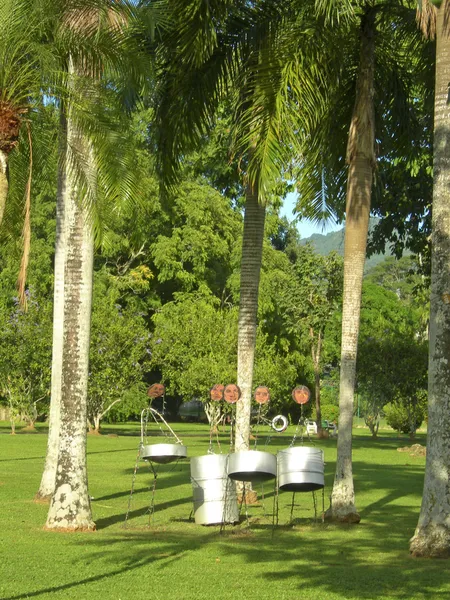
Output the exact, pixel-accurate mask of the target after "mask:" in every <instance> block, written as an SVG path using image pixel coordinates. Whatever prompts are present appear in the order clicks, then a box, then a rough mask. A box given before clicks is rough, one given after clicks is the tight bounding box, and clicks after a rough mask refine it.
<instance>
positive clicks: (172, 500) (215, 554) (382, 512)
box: [0, 423, 450, 600]
mask: <svg viewBox="0 0 450 600" xmlns="http://www.w3.org/2000/svg"><path fill="white" fill-rule="evenodd" d="M2 425H3V426H2ZM174 428H175V429H176V431H177V433H178V435H179V436H180V437H181V438H182V440H183V442H184V443H185V444H186V445H187V447H188V453H189V456H196V455H201V454H205V453H206V451H207V447H208V441H209V438H208V428H207V426H206V425H197V424H195V425H193V424H187V423H183V424H176V425H174ZM104 433H105V435H103V436H92V437H91V436H90V437H89V441H88V467H89V489H90V493H91V496H92V497H93V499H92V510H93V514H94V519H95V521H96V524H97V531H96V532H94V533H90V534H81V533H80V534H64V533H55V532H48V531H44V530H43V525H44V524H45V520H46V514H47V506H44V505H40V504H35V503H34V502H33V496H34V494H35V493H36V491H37V489H38V486H39V482H40V476H41V471H42V467H43V462H44V455H45V448H46V435H45V429H44V428H42V429H41V430H40V431H39V432H38V433H35V434H33V433H27V434H25V433H23V434H20V432H19V434H18V435H16V436H11V435H8V427H7V424H6V423H3V424H0V498H1V505H0V598H2V599H3V600H7V599H8V600H13V599H14V600H19V599H22V598H38V599H45V598H52V599H54V600H57V599H58V598H61V599H62V598H69V599H72V598H73V599H79V600H83V599H90V600H97V599H98V600H99V599H105V600H110V599H111V600H113V599H114V600H119V599H121V600H125V599H126V600H128V599H130V600H131V599H136V600H141V599H142V600H144V599H146V600H147V599H148V600H191V599H192V600H194V599H198V600H206V599H208V600H210V599H212V600H221V599H230V600H232V599H235V600H243V599H244V598H245V599H259V600H269V599H270V600H291V599H297V598H299V599H300V598H301V599H304V600H313V599H314V600H324V599H331V600H334V599H359V598H362V599H366V598H380V599H381V598H383V599H391V598H392V599H412V600H414V599H422V598H437V599H438V598H439V599H440V598H442V599H447V598H450V564H449V562H448V561H438V560H419V559H412V558H410V556H409V554H408V540H409V538H410V537H411V535H412V534H413V532H414V528H415V525H416V523H417V517H418V513H419V507H420V497H421V492H422V485H423V472H424V463H425V459H424V458H415V457H412V456H410V455H409V454H408V453H400V452H397V448H398V447H400V446H401V447H403V446H406V445H409V444H410V443H411V442H409V440H408V439H407V438H406V437H401V438H399V437H398V436H397V434H395V433H393V432H392V431H387V430H383V431H381V432H380V438H379V439H378V440H377V441H375V442H374V441H372V440H371V439H370V437H369V435H368V433H367V430H364V429H355V438H354V473H355V486H356V496H357V507H358V510H359V511H360V513H361V517H362V521H361V523H360V524H359V525H356V526H355V525H353V526H337V525H329V524H322V523H321V522H320V521H318V522H315V521H314V519H313V516H314V511H313V503H312V495H311V494H310V493H306V494H296V496H295V505H294V510H293V520H292V522H290V516H291V502H292V494H291V493H280V496H279V525H278V527H275V528H273V527H272V512H273V495H274V486H273V484H270V483H267V484H266V485H265V489H264V492H265V501H264V505H263V503H261V502H260V504H259V505H257V506H252V507H249V509H248V511H249V522H247V521H246V519H245V518H244V514H243V513H242V517H243V518H242V521H241V523H240V524H239V525H237V526H234V527H232V526H227V527H226V528H225V529H224V531H223V532H222V533H221V532H220V529H219V527H216V526H210V527H202V526H198V525H195V524H194V523H193V522H192V521H191V520H190V514H191V510H192V487H191V483H190V478H189V462H188V461H183V462H180V463H178V464H177V465H175V466H174V465H173V464H172V465H163V466H161V467H159V473H158V479H157V488H156V494H155V503H156V504H155V513H154V518H153V521H152V522H151V523H149V514H148V509H149V504H150V484H151V482H152V475H151V473H150V471H149V469H148V466H147V465H146V464H145V463H143V462H140V463H139V469H138V472H137V475H136V481H135V492H134V494H133V498H132V503H131V506H130V513H129V519H128V523H127V527H126V528H125V527H124V525H125V515H126V513H127V509H128V503H129V497H130V487H131V482H132V477H133V472H134V467H135V463H136V454H137V448H138V443H139V437H138V426H137V425H124V426H108V428H107V429H105V430H104ZM292 433H293V431H291V430H288V431H287V432H285V433H284V434H280V435H279V434H276V435H275V436H273V438H272V442H271V445H270V451H272V452H274V453H275V452H276V451H277V450H278V449H280V448H285V447H287V446H288V445H289V443H290V441H291V439H292ZM226 438H227V436H226V435H224V436H223V438H222V442H223V445H224V447H225V448H226V445H227V444H226ZM155 441H156V442H161V441H163V440H161V438H155ZM417 441H418V442H420V443H422V444H423V443H424V437H423V434H419V436H418V439H417ZM316 445H317V446H318V447H321V448H323V450H324V452H325V461H326V466H325V474H326V488H325V496H326V497H327V496H329V493H330V491H331V484H332V480H333V476H334V467H335V458H336V440H334V439H328V440H324V441H322V442H320V443H319V442H316ZM261 449H262V448H261ZM258 491H261V490H258ZM325 503H326V506H327V505H328V498H326V500H325Z"/></svg>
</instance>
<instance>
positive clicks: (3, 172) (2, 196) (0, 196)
mask: <svg viewBox="0 0 450 600" xmlns="http://www.w3.org/2000/svg"><path fill="white" fill-rule="evenodd" d="M8 188H9V183H8V155H7V154H6V152H4V151H3V150H2V149H0V225H1V224H2V221H3V214H4V212H5V206H6V199H7V197H8Z"/></svg>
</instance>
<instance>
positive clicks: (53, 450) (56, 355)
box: [35, 106, 73, 502]
mask: <svg viewBox="0 0 450 600" xmlns="http://www.w3.org/2000/svg"><path fill="white" fill-rule="evenodd" d="M60 136H61V138H60V150H59V165H58V190H57V198H56V246H55V271H54V290H53V342H52V381H51V396H50V414H49V421H48V438H47V455H46V458H45V465H44V472H43V474H42V479H41V484H40V486H39V490H38V492H37V494H36V497H35V499H36V501H38V502H39V501H43V500H47V501H49V500H50V498H51V496H52V494H53V492H54V491H55V479H56V464H57V460H58V443H59V425H60V404H61V371H62V351H63V327H64V248H65V239H66V238H65V228H66V225H65V221H64V207H65V206H67V205H68V203H69V199H70V197H71V196H72V195H73V191H72V190H71V189H70V186H69V185H68V183H67V181H66V171H65V169H66V165H65V163H66V158H65V151H66V146H67V123H66V117H65V114H64V106H61V117H60Z"/></svg>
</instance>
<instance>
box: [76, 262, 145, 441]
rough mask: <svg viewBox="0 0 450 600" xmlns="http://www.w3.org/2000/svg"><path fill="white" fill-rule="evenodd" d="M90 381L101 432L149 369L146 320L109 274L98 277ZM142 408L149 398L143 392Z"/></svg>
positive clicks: (93, 421) (92, 412) (92, 410)
mask: <svg viewBox="0 0 450 600" xmlns="http://www.w3.org/2000/svg"><path fill="white" fill-rule="evenodd" d="M94 287H95V292H94V300H93V314H92V334H91V350H90V358H89V369H90V373H89V381H88V407H87V414H88V422H89V427H90V428H91V430H93V431H94V432H95V433H99V430H100V421H101V419H103V417H104V416H105V415H106V414H107V413H108V412H109V411H110V410H111V409H112V408H113V407H114V406H116V405H117V404H118V403H119V402H123V401H124V396H125V393H126V391H127V390H129V389H137V388H138V385H139V384H140V383H143V379H144V376H145V373H146V371H147V370H148V363H149V358H150V356H149V355H150V348H149V337H150V334H149V332H148V330H147V327H146V324H145V321H144V319H143V318H142V316H141V315H139V314H136V312H135V309H134V308H133V307H126V308H123V307H122V306H121V304H120V303H119V299H120V290H118V289H117V284H116V282H114V280H111V278H110V277H107V276H105V273H103V274H100V275H99V276H97V277H96V280H95V286H94ZM141 402H142V405H141V408H143V407H144V406H146V404H147V399H146V396H145V395H143V394H142V395H141Z"/></svg>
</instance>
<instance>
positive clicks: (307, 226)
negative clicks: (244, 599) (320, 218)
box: [280, 192, 343, 239]
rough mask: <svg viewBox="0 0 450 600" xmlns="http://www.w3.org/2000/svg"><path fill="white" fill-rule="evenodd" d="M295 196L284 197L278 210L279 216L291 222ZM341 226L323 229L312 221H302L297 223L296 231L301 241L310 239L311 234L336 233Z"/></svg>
mask: <svg viewBox="0 0 450 600" xmlns="http://www.w3.org/2000/svg"><path fill="white" fill-rule="evenodd" d="M296 196H297V194H296V193H295V192H292V193H291V194H288V195H287V196H286V199H285V201H284V204H283V206H282V208H281V210H280V215H281V216H283V217H287V218H288V219H289V221H293V219H294V215H293V214H292V210H293V208H294V206H295V199H296ZM342 227H343V225H342V224H341V225H327V226H326V227H324V226H323V225H317V224H316V223H313V222H312V221H309V220H307V219H303V220H302V221H300V223H297V229H298V230H299V232H300V235H301V237H302V239H305V238H308V237H310V236H311V235H312V234H313V233H322V234H323V235H325V234H327V233H329V232H330V231H337V230H338V229H342Z"/></svg>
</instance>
